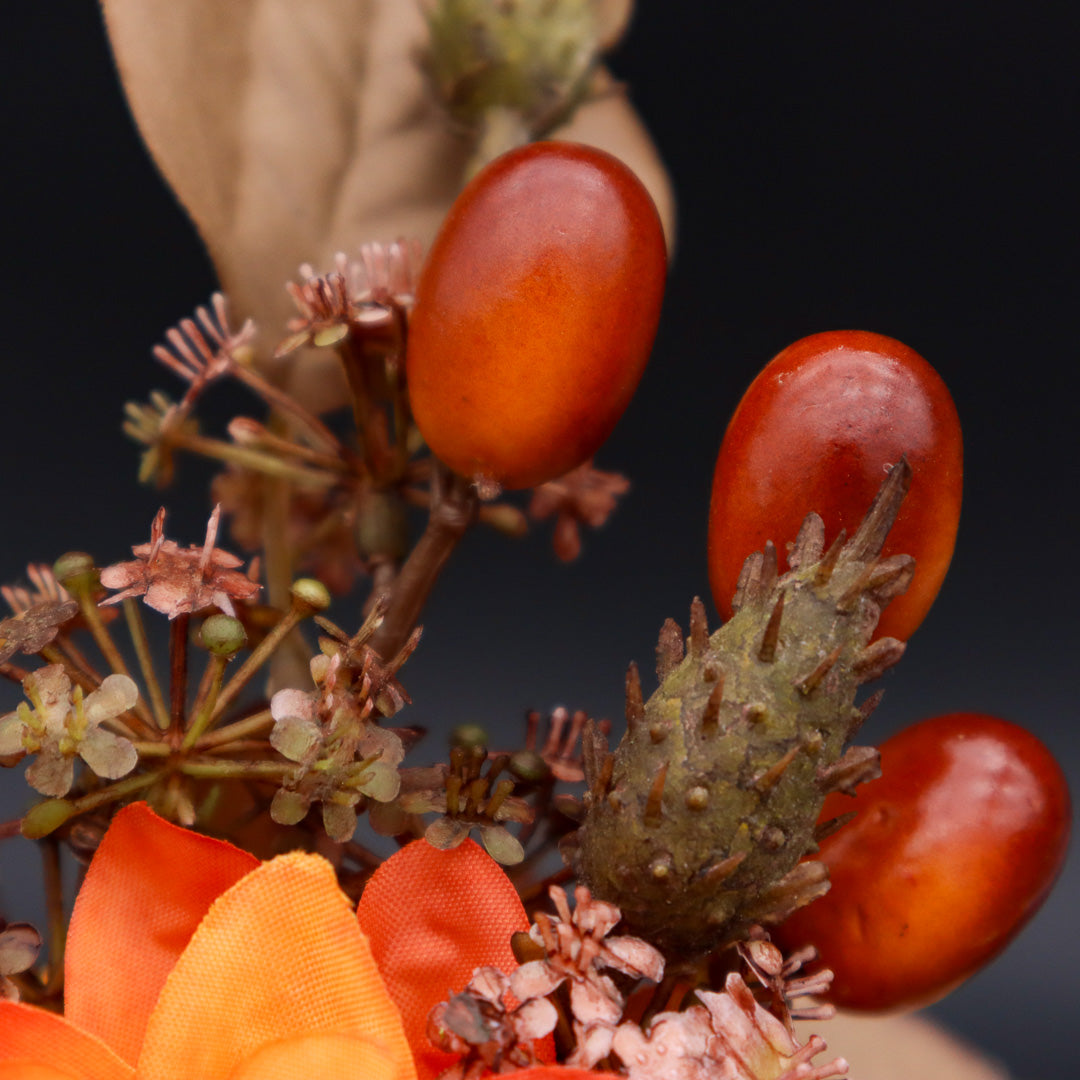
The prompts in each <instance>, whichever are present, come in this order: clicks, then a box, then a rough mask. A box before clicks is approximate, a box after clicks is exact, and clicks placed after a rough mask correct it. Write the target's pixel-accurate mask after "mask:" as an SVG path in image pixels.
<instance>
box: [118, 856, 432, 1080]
mask: <svg viewBox="0 0 1080 1080" xmlns="http://www.w3.org/2000/svg"><path fill="white" fill-rule="evenodd" d="M333 1033H338V1034H349V1035H353V1036H356V1037H359V1038H361V1039H364V1040H367V1041H370V1042H372V1043H374V1044H376V1046H377V1047H379V1048H380V1049H381V1050H382V1051H383V1053H385V1054H386V1055H388V1056H389V1057H390V1059H391V1061H392V1062H393V1064H394V1066H395V1071H394V1075H395V1076H396V1077H397V1080H413V1078H414V1077H415V1075H416V1074H415V1071H414V1070H413V1064H412V1055H411V1053H410V1052H409V1046H408V1043H407V1042H406V1041H405V1034H404V1032H403V1031H402V1027H401V1017H400V1016H399V1015H398V1011H397V1009H396V1008H395V1006H394V1004H393V1002H392V1001H391V1000H390V997H389V995H388V994H387V992H386V987H385V986H384V985H383V982H382V980H381V979H380V978H379V973H378V970H377V968H376V967H375V961H374V960H373V958H372V955H371V950H370V948H369V947H368V943H367V939H366V938H365V937H364V935H363V934H362V933H361V932H360V930H359V927H358V926H357V924H356V918H355V916H354V915H353V913H352V911H351V909H350V907H349V902H348V900H347V899H346V897H345V895H344V894H343V893H342V892H341V890H340V889H339V888H338V883H337V878H336V877H335V875H334V870H333V867H331V865H330V864H329V863H328V862H327V861H326V860H325V859H323V858H321V857H319V856H317V855H306V854H301V853H293V854H291V855H282V856H279V857H278V858H276V859H273V860H271V861H270V862H268V863H264V864H263V865H262V866H260V867H259V868H258V869H257V870H254V871H252V872H251V873H250V874H248V875H247V877H245V878H244V879H243V880H242V881H240V882H239V883H238V884H236V885H235V886H233V888H231V889H230V890H229V891H228V892H226V893H224V894H223V895H222V896H220V897H219V898H218V899H217V901H215V903H214V905H213V906H212V907H211V908H210V910H209V912H207V915H206V918H205V919H203V921H202V923H201V924H200V926H199V928H198V930H196V931H195V934H194V935H193V936H192V938H191V942H190V943H189V945H188V947H187V948H186V949H185V950H184V954H183V955H182V956H181V957H180V959H179V960H178V961H177V964H176V966H175V967H174V968H173V971H172V974H170V975H169V978H168V979H167V980H166V983H165V986H164V988H163V989H162V992H161V997H160V999H159V1000H158V1005H157V1008H155V1010H154V1012H153V1014H152V1015H151V1017H150V1021H149V1023H148V1024H147V1026H146V1038H145V1041H144V1043H143V1052H142V1055H141V1056H140V1058H139V1063H138V1068H137V1072H136V1075H137V1076H138V1077H139V1080H190V1078H191V1077H198V1078H199V1080H225V1078H227V1077H230V1076H231V1075H232V1074H233V1073H234V1071H235V1070H237V1069H240V1068H241V1066H242V1065H243V1062H244V1061H245V1060H246V1059H249V1058H251V1057H252V1055H254V1054H256V1053H261V1052H262V1048H263V1047H264V1046H265V1045H266V1044H268V1043H274V1042H278V1041H280V1040H284V1039H290V1038H294V1037H297V1036H304V1035H316V1034H333ZM267 1053H269V1051H267ZM301 1075H303V1074H301ZM316 1075H322V1072H321V1070H320V1071H319V1072H318V1073H316Z"/></svg>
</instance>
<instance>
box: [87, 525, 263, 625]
mask: <svg viewBox="0 0 1080 1080" xmlns="http://www.w3.org/2000/svg"><path fill="white" fill-rule="evenodd" d="M220 517H221V507H220V505H219V506H215V507H214V511H213V513H212V514H211V515H210V520H209V521H208V522H207V526H206V540H205V542H204V543H203V546H202V547H196V546H194V545H192V546H191V547H187V548H182V547H180V545H179V544H177V543H176V542H175V541H173V540H166V539H165V508H164V507H162V508H161V509H160V510H159V511H158V512H157V515H156V516H155V518H154V523H153V525H152V526H151V529H150V543H149V544H137V545H136V546H135V547H133V548H132V549H131V550H132V552H133V553H134V555H135V559H134V561H132V562H124V563H116V564H115V565H113V566H107V567H106V568H105V569H104V570H102V571H101V583H102V585H104V586H105V587H106V588H109V589H120V590H121V591H120V592H118V593H116V594H115V595H113V596H110V597H109V598H108V599H107V600H103V601H102V605H106V604H118V603H119V602H120V601H121V600H124V599H126V598H127V597H129V596H143V597H145V601H144V602H145V603H146V604H148V605H149V606H150V607H152V608H153V609H154V610H155V611H160V612H162V614H164V615H168V617H169V618H170V619H175V618H176V616H177V615H181V614H184V613H185V612H192V611H203V610H205V609H206V608H209V607H217V608H219V609H220V610H221V611H224V612H225V613H226V614H227V615H233V616H235V615H236V610H235V608H234V607H233V603H232V602H233V600H240V601H248V600H251V599H253V598H254V596H255V594H256V593H257V592H258V591H259V588H260V586H259V585H258V583H256V582H254V581H252V580H251V579H250V578H249V577H247V576H246V575H245V574H241V573H239V572H238V571H237V570H236V567H238V566H240V565H242V560H240V559H238V558H237V557H236V556H235V555H230V554H229V553H228V552H227V551H223V550H222V549H221V548H218V547H214V541H215V540H216V539H217V531H218V521H219V519H220Z"/></svg>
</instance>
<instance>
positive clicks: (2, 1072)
mask: <svg viewBox="0 0 1080 1080" xmlns="http://www.w3.org/2000/svg"><path fill="white" fill-rule="evenodd" d="M0 1080H73V1078H72V1074H71V1073H69V1072H62V1071H61V1070H60V1069H54V1068H53V1067H52V1066H51V1065H42V1064H41V1062H39V1061H24V1060H22V1059H19V1060H17V1061H16V1060H14V1059H12V1060H11V1061H0Z"/></svg>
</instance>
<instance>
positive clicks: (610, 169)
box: [406, 142, 667, 488]
mask: <svg viewBox="0 0 1080 1080" xmlns="http://www.w3.org/2000/svg"><path fill="white" fill-rule="evenodd" d="M666 270H667V253H666V249H665V246H664V235H663V229H662V227H661V224H660V219H659V217H658V215H657V212H656V207H655V206H654V205H653V202H652V199H651V198H650V196H649V193H648V192H647V191H646V190H645V188H644V186H643V185H642V184H641V182H640V181H639V180H638V179H637V177H636V176H635V175H634V174H633V173H632V172H631V171H630V170H629V169H628V168H627V167H626V166H625V165H623V164H622V162H620V161H619V160H618V159H616V158H614V157H612V156H611V155H609V154H606V153H604V152H603V151H600V150H596V149H593V148H591V147H586V146H578V145H575V144H571V143H558V142H544V143H533V144H531V145H529V146H525V147H522V148H521V149H519V150H514V151H511V152H510V153H508V154H504V155H503V156H502V157H500V158H498V159H496V160H495V161H494V162H492V163H491V164H490V165H488V166H487V168H485V169H483V170H482V171H481V172H480V173H479V174H478V175H477V176H476V177H475V178H474V179H473V180H472V182H471V183H470V184H469V185H468V186H467V187H466V188H465V190H464V191H463V192H462V193H461V195H460V196H459V198H458V199H457V201H456V202H455V203H454V205H453V207H452V208H451V210H450V213H449V215H448V216H447V218H446V221H445V222H444V224H443V227H442V229H441V231H440V232H439V235H438V237H437V238H436V240H435V243H434V246H433V247H432V249H431V252H430V254H429V255H428V258H427V262H426V263H425V265H424V269H423V271H422V273H421V277H420V282H419V285H418V287H417V296H416V306H415V308H414V311H413V315H412V319H411V322H410V328H409V344H408V355H407V361H406V364H407V368H406V370H407V378H408V384H409V396H410V401H411V403H412V410H413V415H414V417H415V419H416V423H417V426H418V427H419V428H420V432H421V434H422V435H423V436H424V438H425V440H426V441H427V443H428V445H429V446H430V447H431V449H432V451H433V452H434V454H435V455H436V456H437V457H439V458H440V459H441V460H442V461H444V462H446V464H448V465H449V466H450V467H451V468H452V469H454V470H455V471H456V472H458V473H460V474H461V475H463V476H466V477H470V478H474V479H480V480H485V481H488V482H494V483H496V484H498V485H500V486H502V487H505V488H523V487H531V486H534V485H536V484H540V483H543V482H544V481H546V480H550V479H552V478H554V477H556V476H560V475H561V474H563V473H565V472H568V471H569V470H570V469H572V468H574V467H575V466H577V465H579V464H581V462H583V461H584V460H586V459H587V458H589V457H591V456H592V454H593V453H594V452H595V451H596V449H597V448H598V447H599V446H600V444H601V443H602V442H603V441H604V440H605V439H606V438H607V436H608V435H609V434H610V433H611V429H612V428H613V427H614V426H615V422H616V421H617V420H618V418H619V417H620V416H621V415H622V412H623V410H624V409H625V408H626V405H627V403H628V402H629V400H630V398H631V396H632V395H633V392H634V389H635V388H636V387H637V384H638V381H639V379H640V377H641V373H642V371H643V370H644V367H645V362H646V360H647V359H648V356H649V351H650V349H651V348H652V342H653V337H654V336H655V334H656V326H657V322H658V320H659V317H660V303H661V300H662V298H663V291H664V278H665V274H666Z"/></svg>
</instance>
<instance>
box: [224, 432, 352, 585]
mask: <svg viewBox="0 0 1080 1080" xmlns="http://www.w3.org/2000/svg"><path fill="white" fill-rule="evenodd" d="M233 423H234V424H235V423H236V421H234V422H233ZM267 490H268V489H267V484H266V478H265V477H264V476H262V475H261V474H259V473H256V472H253V471H252V470H250V469H244V468H241V467H240V466H237V465H234V464H229V465H228V466H227V467H226V468H225V470H224V471H223V472H220V473H218V475H217V476H215V477H214V479H213V481H212V483H211V489H210V491H211V495H212V497H213V498H214V499H215V500H216V501H217V502H218V503H220V504H221V508H222V511H223V513H225V514H226V515H227V516H228V517H229V532H230V533H231V535H232V538H233V540H234V541H235V542H236V543H237V544H239V545H240V547H241V548H243V549H244V550H245V551H257V550H258V549H259V548H261V547H262V544H263V529H264V523H265V514H266V495H267ZM355 520H356V500H355V497H354V496H353V494H352V492H351V491H342V490H341V489H340V488H321V489H306V488H293V489H292V490H291V491H290V492H289V506H288V510H287V513H286V520H285V536H286V540H287V542H288V546H289V550H290V551H293V552H295V553H296V560H297V569H299V570H303V571H304V572H306V573H308V574H310V575H311V576H312V577H316V578H318V579H319V581H321V582H322V583H323V584H324V585H325V586H326V587H327V588H328V589H329V590H330V591H331V592H332V593H334V594H335V595H337V596H344V595H345V594H346V593H347V592H348V591H349V590H350V589H351V588H352V587H353V585H354V584H355V583H356V578H357V575H358V574H359V573H360V572H361V571H362V570H363V569H364V563H363V560H362V559H361V558H360V556H359V554H358V553H357V550H356V538H355V530H354V523H355Z"/></svg>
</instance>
